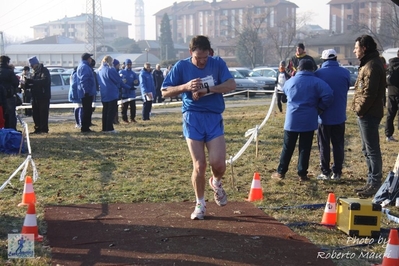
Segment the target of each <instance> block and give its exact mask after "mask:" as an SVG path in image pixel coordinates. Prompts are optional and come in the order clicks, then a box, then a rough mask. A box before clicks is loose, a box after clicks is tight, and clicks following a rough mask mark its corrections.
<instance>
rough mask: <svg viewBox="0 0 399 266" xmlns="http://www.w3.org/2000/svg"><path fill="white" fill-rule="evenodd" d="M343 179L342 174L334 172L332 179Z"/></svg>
mask: <svg viewBox="0 0 399 266" xmlns="http://www.w3.org/2000/svg"><path fill="white" fill-rule="evenodd" d="M338 179H341V174H337V173H333V175H332V176H331V180H338Z"/></svg>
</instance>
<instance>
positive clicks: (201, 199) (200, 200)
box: [197, 198, 206, 206]
mask: <svg viewBox="0 0 399 266" xmlns="http://www.w3.org/2000/svg"><path fill="white" fill-rule="evenodd" d="M197 203H199V204H201V205H202V206H206V204H205V198H200V199H197Z"/></svg>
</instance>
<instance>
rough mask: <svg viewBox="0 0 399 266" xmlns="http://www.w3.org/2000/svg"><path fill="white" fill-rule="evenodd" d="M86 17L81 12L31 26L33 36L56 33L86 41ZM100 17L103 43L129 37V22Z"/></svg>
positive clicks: (46, 35)
mask: <svg viewBox="0 0 399 266" xmlns="http://www.w3.org/2000/svg"><path fill="white" fill-rule="evenodd" d="M88 17H89V16H88V15H87V14H81V15H79V16H75V17H70V18H68V17H65V18H62V19H59V20H55V21H50V22H47V23H43V24H39V25H35V26H33V27H32V28H33V38H34V39H41V38H46V37H49V36H55V35H57V36H63V37H68V38H72V39H75V40H78V41H82V42H87V40H86V32H87V30H86V27H87V19H88ZM102 19H103V27H104V41H103V43H111V42H112V41H113V40H114V39H116V38H119V37H126V38H128V37H129V32H128V27H129V25H131V24H129V23H126V22H123V21H119V20H115V19H112V18H105V17H102Z"/></svg>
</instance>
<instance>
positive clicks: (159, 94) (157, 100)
mask: <svg viewBox="0 0 399 266" xmlns="http://www.w3.org/2000/svg"><path fill="white" fill-rule="evenodd" d="M155 91H156V92H155V97H154V101H153V102H154V103H162V102H163V98H162V92H161V88H157V89H156V90H155Z"/></svg>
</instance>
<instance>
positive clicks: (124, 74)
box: [119, 59, 139, 123]
mask: <svg viewBox="0 0 399 266" xmlns="http://www.w3.org/2000/svg"><path fill="white" fill-rule="evenodd" d="M119 75H120V76H121V78H122V81H123V82H124V83H125V84H126V85H128V86H129V87H130V88H122V99H129V98H130V99H134V98H136V89H137V86H138V85H139V77H138V76H137V74H136V73H135V72H134V71H133V70H132V60H130V59H126V60H125V69H122V70H120V71H119ZM129 107H130V121H131V122H134V123H136V100H130V101H126V102H124V103H123V104H122V120H123V121H124V122H125V123H129V120H128V118H127V109H128V108H129Z"/></svg>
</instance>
